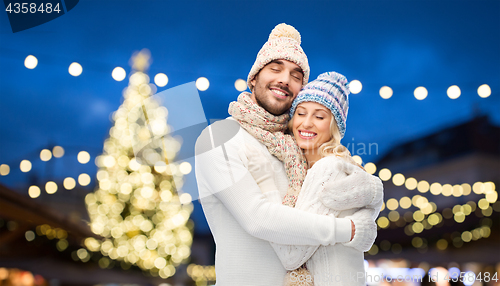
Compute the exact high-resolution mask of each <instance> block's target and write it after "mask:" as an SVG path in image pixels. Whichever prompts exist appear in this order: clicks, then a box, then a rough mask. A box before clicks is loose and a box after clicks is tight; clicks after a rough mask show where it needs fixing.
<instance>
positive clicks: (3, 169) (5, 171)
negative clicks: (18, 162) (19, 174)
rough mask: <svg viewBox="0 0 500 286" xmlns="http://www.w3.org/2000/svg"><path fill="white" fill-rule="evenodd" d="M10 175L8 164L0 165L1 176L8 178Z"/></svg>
mask: <svg viewBox="0 0 500 286" xmlns="http://www.w3.org/2000/svg"><path fill="white" fill-rule="evenodd" d="M9 173H10V167H9V165H7V164H2V165H0V175H2V176H7V175H8V174H9Z"/></svg>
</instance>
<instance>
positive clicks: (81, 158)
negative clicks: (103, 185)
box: [77, 151, 90, 164]
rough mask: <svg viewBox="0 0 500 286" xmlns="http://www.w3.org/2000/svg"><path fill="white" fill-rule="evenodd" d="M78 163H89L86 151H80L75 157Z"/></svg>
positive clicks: (88, 155)
mask: <svg viewBox="0 0 500 286" xmlns="http://www.w3.org/2000/svg"><path fill="white" fill-rule="evenodd" d="M77 159H78V162H80V163H81V164H87V163H88V162H89V161H90V154H89V153H88V152H87V151H80V152H78V155H77Z"/></svg>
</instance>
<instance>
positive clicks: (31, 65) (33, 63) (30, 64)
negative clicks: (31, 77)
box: [24, 55, 38, 70]
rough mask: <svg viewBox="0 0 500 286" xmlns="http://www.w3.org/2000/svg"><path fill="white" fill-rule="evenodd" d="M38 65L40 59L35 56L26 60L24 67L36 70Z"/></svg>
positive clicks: (30, 56)
mask: <svg viewBox="0 0 500 286" xmlns="http://www.w3.org/2000/svg"><path fill="white" fill-rule="evenodd" d="M37 65H38V59H37V58H36V57H35V56H33V55H29V56H27V57H26V59H24V66H25V67H26V68H28V69H30V70H32V69H34V68H36V66H37Z"/></svg>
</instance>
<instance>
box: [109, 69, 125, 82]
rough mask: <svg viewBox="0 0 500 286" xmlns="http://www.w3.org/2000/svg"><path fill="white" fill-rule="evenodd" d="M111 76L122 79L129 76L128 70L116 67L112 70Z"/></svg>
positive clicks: (118, 79)
mask: <svg viewBox="0 0 500 286" xmlns="http://www.w3.org/2000/svg"><path fill="white" fill-rule="evenodd" d="M111 76H112V77H113V79H114V80H116V81H122V80H124V79H125V77H126V76H127V72H126V71H125V70H124V69H123V68H122V67H116V68H114V69H113V71H112V72H111Z"/></svg>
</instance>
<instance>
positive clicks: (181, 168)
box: [179, 162, 192, 175]
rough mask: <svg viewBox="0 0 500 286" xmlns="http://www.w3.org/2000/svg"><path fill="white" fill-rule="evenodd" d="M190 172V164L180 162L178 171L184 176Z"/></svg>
mask: <svg viewBox="0 0 500 286" xmlns="http://www.w3.org/2000/svg"><path fill="white" fill-rule="evenodd" d="M191 170H192V167H191V164H189V162H182V163H181V164H180V165H179V171H181V173H182V174H184V175H187V174H189V173H191Z"/></svg>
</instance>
